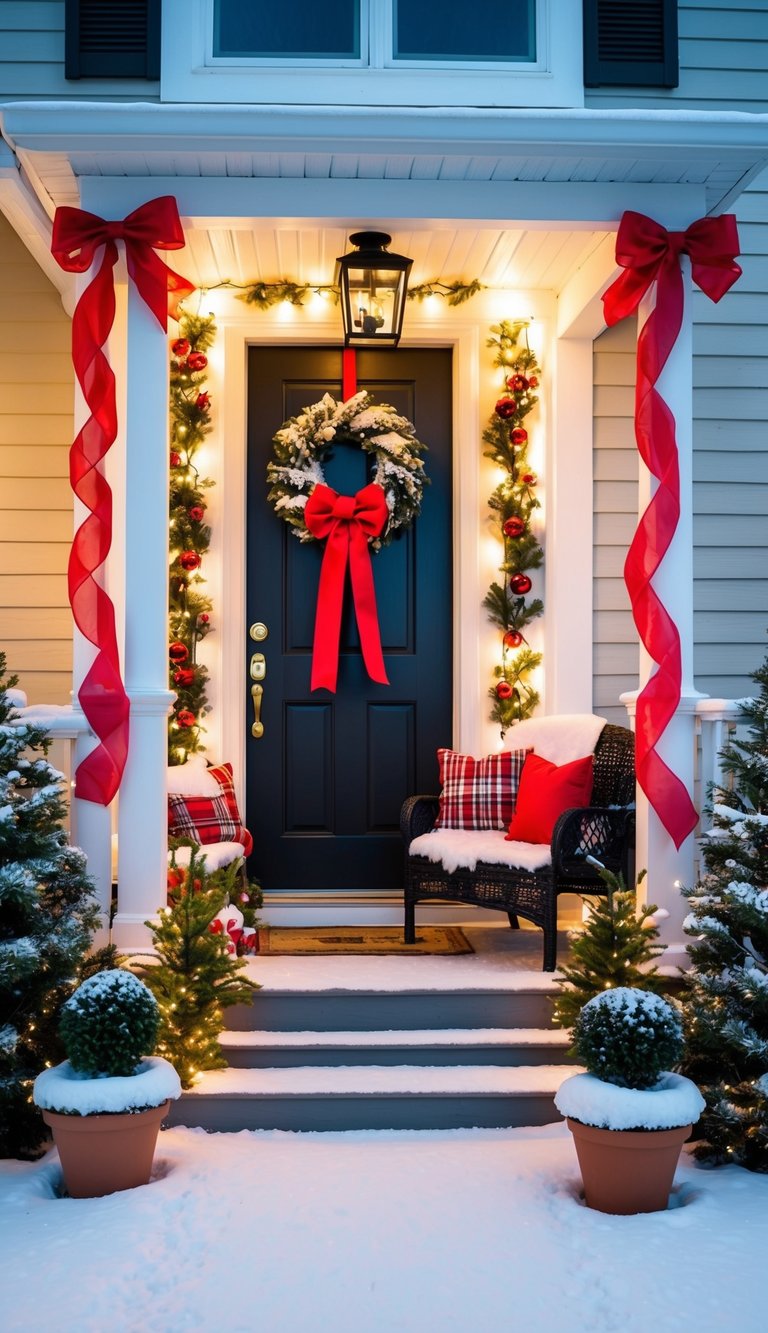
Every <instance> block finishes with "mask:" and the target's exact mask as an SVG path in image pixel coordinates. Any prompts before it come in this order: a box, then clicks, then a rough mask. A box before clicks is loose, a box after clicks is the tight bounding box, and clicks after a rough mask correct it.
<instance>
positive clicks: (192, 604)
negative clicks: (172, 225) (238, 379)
mask: <svg viewBox="0 0 768 1333" xmlns="http://www.w3.org/2000/svg"><path fill="white" fill-rule="evenodd" d="M215 337H216V324H215V322H214V320H213V318H212V316H210V315H207V316H201V315H187V314H183V315H182V317H181V319H180V321H179V337H178V338H176V339H175V341H174V342H173V343H172V344H171V362H170V416H171V451H170V459H169V464H170V495H169V543H170V551H169V573H168V602H169V611H168V637H169V645H168V658H169V685H170V688H171V689H172V690H174V691H175V693H176V702H175V704H174V707H173V712H172V714H171V717H170V721H169V732H168V762H169V764H171V765H175V764H183V763H184V762H185V760H186V759H187V756H188V755H190V754H195V753H197V752H199V751H200V750H203V749H205V746H204V744H203V741H202V739H201V735H202V731H203V730H204V728H203V726H202V718H203V717H204V716H205V715H206V713H208V712H209V711H210V709H209V707H208V695H207V688H206V687H207V684H208V679H209V676H208V670H207V668H206V667H205V666H203V665H202V664H201V663H199V662H198V661H197V645H198V643H200V641H201V640H202V639H204V638H205V636H206V635H207V634H209V633H210V632H211V629H212V625H211V609H212V602H211V599H210V597H207V596H206V595H205V594H204V593H203V592H201V587H202V585H203V584H204V583H205V579H204V578H203V576H202V574H201V573H200V568H201V565H202V563H203V557H204V556H205V553H206V551H207V550H208V548H209V546H210V542H211V529H210V527H209V526H208V524H207V523H206V521H205V519H206V509H207V505H206V499H205V492H206V491H207V490H208V489H209V488H210V487H211V486H212V485H213V482H212V481H211V480H210V479H209V478H207V477H201V476H200V473H199V471H198V469H197V467H196V465H195V455H196V453H197V451H198V449H199V447H200V445H201V444H202V443H203V440H204V439H205V437H206V435H208V434H210V431H211V399H210V394H209V393H208V392H207V390H206V388H205V384H206V379H207V375H206V370H207V367H208V358H207V356H206V352H207V351H208V349H209V348H210V347H211V346H212V344H213V342H214V339H215Z"/></svg>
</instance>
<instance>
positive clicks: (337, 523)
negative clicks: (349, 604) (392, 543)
mask: <svg viewBox="0 0 768 1333" xmlns="http://www.w3.org/2000/svg"><path fill="white" fill-rule="evenodd" d="M387 517H388V510H387V501H386V497H385V495H384V492H383V490H382V489H381V487H380V486H376V485H375V484H374V483H373V482H371V484H370V485H368V486H363V488H362V490H360V491H358V492H357V494H356V495H339V494H338V493H337V492H336V491H334V490H331V488H330V486H323V485H318V486H316V487H315V489H314V490H313V492H312V494H311V495H310V497H309V499H308V501H307V504H306V508H305V510H304V519H305V522H306V525H307V527H308V529H309V531H310V532H311V533H312V535H313V536H314V537H317V538H319V539H321V540H322V539H325V540H326V546H325V553H324V555H323V563H322V567H321V569H320V586H319V588H318V593H317V611H316V614H315V637H314V644H313V648H312V681H311V689H313V690H318V689H326V690H330V691H331V692H332V693H335V691H336V682H337V679H338V672H339V641H340V637H341V613H342V608H343V605H344V585H345V582H346V573H347V566H349V577H350V583H351V584H352V597H353V600H354V606H355V616H356V618H357V626H358V629H359V631H360V648H361V650H362V654H363V661H364V662H365V666H366V670H367V672H368V675H369V676H370V678H371V680H375V681H376V682H377V683H378V684H379V685H388V684H389V681H388V679H387V673H386V671H385V669H384V658H383V655H382V651H381V635H380V633H379V617H378V612H377V608H376V589H375V587H374V582H373V570H372V568H371V552H370V549H369V546H368V541H369V538H371V537H378V535H379V533H380V532H381V531H382V530H383V528H384V525H385V523H386V521H387Z"/></svg>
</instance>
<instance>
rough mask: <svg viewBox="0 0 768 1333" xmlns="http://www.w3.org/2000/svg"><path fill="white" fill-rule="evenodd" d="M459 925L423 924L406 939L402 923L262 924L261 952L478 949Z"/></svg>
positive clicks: (435, 952) (426, 951)
mask: <svg viewBox="0 0 768 1333" xmlns="http://www.w3.org/2000/svg"><path fill="white" fill-rule="evenodd" d="M474 952H475V951H474V949H473V948H472V945H471V944H470V943H469V940H468V939H467V937H466V935H465V934H464V932H463V931H462V930H459V928H458V927H457V926H422V927H421V929H420V930H417V931H416V943H415V944H404V943H403V928H402V926H363V927H358V926H260V927H259V953H261V954H332V953H349V954H376V953H380V954H385V953H401V954H425V953H427V954H451V953H474Z"/></svg>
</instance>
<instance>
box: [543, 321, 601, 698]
mask: <svg viewBox="0 0 768 1333" xmlns="http://www.w3.org/2000/svg"><path fill="white" fill-rule="evenodd" d="M555 348H556V354H555V366H554V374H553V375H552V383H553V409H554V410H553V414H552V415H553V429H552V430H551V431H549V432H548V435H549V437H550V447H549V450H548V466H547V475H546V536H545V543H546V549H545V552H544V558H545V571H546V581H545V597H544V620H545V638H544V712H545V713H547V714H552V713H591V712H592V548H593V535H592V526H593V525H592V510H593V499H592V419H593V415H594V412H593V404H592V379H593V374H592V340H591V339H589V338H558V340H557V342H556V344H555Z"/></svg>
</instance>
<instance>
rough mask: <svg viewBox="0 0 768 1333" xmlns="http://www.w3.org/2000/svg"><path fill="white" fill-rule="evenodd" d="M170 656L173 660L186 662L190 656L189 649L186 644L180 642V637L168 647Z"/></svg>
mask: <svg viewBox="0 0 768 1333" xmlns="http://www.w3.org/2000/svg"><path fill="white" fill-rule="evenodd" d="M168 656H169V657H170V659H171V661H172V662H186V660H187V658H188V657H189V649H188V648H187V647H186V645H185V644H183V643H179V641H178V639H176V641H175V642H174V643H172V644H171V645H170V647H169V649H168Z"/></svg>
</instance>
